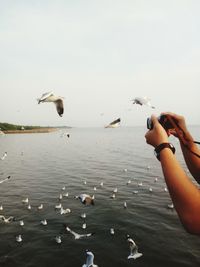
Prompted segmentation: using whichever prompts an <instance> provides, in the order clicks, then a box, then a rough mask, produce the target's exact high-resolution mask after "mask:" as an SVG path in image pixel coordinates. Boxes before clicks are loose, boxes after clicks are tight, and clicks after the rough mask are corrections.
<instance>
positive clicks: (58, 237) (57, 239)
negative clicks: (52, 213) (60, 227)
mask: <svg viewBox="0 0 200 267" xmlns="http://www.w3.org/2000/svg"><path fill="white" fill-rule="evenodd" d="M55 241H56V243H58V244H61V243H62V240H61V237H60V236H59V235H58V236H56V237H55Z"/></svg>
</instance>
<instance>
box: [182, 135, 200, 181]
mask: <svg viewBox="0 0 200 267" xmlns="http://www.w3.org/2000/svg"><path fill="white" fill-rule="evenodd" d="M186 139H187V143H186V145H184V144H183V143H182V142H181V141H180V145H181V149H182V152H183V156H184V159H185V162H186V164H187V167H188V169H189V171H190V172H191V174H192V175H193V177H194V178H195V180H196V181H197V182H198V183H200V157H198V156H196V155H194V154H193V152H194V153H196V154H197V155H200V150H199V148H198V147H197V145H196V144H195V143H194V142H193V141H194V140H193V138H192V136H191V135H190V133H189V132H188V133H186Z"/></svg>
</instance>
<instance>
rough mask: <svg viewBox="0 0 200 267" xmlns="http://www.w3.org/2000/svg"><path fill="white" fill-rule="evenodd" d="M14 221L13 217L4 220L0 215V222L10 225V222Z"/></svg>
mask: <svg viewBox="0 0 200 267" xmlns="http://www.w3.org/2000/svg"><path fill="white" fill-rule="evenodd" d="M14 219H15V218H14V217H13V216H10V217H8V218H5V217H4V216H3V215H0V220H2V221H3V222H5V223H10V222H12V221H14Z"/></svg>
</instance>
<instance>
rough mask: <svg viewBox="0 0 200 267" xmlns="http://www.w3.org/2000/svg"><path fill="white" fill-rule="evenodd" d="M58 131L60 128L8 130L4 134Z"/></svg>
mask: <svg viewBox="0 0 200 267" xmlns="http://www.w3.org/2000/svg"><path fill="white" fill-rule="evenodd" d="M55 131H58V128H38V129H30V130H6V131H3V132H4V134H27V133H51V132H55Z"/></svg>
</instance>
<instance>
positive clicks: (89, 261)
mask: <svg viewBox="0 0 200 267" xmlns="http://www.w3.org/2000/svg"><path fill="white" fill-rule="evenodd" d="M86 254H87V258H86V263H85V264H83V265H82V267H98V265H96V264H94V254H93V253H92V252H91V251H88V250H86Z"/></svg>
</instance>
